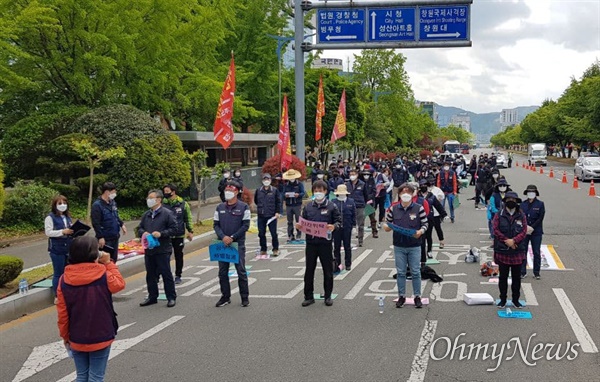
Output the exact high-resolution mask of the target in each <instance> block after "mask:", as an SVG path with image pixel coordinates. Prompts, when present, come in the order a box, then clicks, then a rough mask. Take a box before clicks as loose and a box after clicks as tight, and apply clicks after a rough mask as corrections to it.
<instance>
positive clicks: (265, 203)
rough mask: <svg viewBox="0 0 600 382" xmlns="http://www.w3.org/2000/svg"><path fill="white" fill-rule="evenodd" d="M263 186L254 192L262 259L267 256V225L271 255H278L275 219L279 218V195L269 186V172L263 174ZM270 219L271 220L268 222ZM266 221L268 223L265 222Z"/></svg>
mask: <svg viewBox="0 0 600 382" xmlns="http://www.w3.org/2000/svg"><path fill="white" fill-rule="evenodd" d="M262 184H263V186H262V187H261V188H259V189H258V190H256V192H255V193H254V204H256V212H257V213H258V218H257V225H258V239H259V242H260V254H259V256H260V257H261V258H263V259H266V258H268V256H269V255H268V254H267V226H268V227H269V232H270V234H271V243H272V245H273V256H274V257H277V256H279V238H278V237H277V219H279V210H281V197H280V196H279V191H278V190H277V189H276V188H275V187H273V186H271V174H263V176H262ZM269 220H271V222H269ZM267 223H268V224H267Z"/></svg>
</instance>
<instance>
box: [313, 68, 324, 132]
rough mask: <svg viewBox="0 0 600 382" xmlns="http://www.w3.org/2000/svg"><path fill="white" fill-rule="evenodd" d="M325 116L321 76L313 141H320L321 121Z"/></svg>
mask: <svg viewBox="0 0 600 382" xmlns="http://www.w3.org/2000/svg"><path fill="white" fill-rule="evenodd" d="M324 115H325V95H324V94H323V75H321V77H320V78H319V92H318V94H317V120H316V122H315V126H316V130H315V141H318V140H320V139H321V129H322V124H321V119H322V118H323V116H324Z"/></svg>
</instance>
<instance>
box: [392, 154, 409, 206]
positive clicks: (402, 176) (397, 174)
mask: <svg viewBox="0 0 600 382" xmlns="http://www.w3.org/2000/svg"><path fill="white" fill-rule="evenodd" d="M392 180H393V181H394V189H393V191H392V203H396V202H397V201H398V189H399V188H400V186H401V185H403V184H404V183H406V182H408V171H407V170H406V166H404V163H403V162H402V161H401V160H400V159H396V164H395V165H394V170H393V171H392Z"/></svg>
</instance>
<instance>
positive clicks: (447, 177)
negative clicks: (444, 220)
mask: <svg viewBox="0 0 600 382" xmlns="http://www.w3.org/2000/svg"><path fill="white" fill-rule="evenodd" d="M451 164H452V161H451V160H446V162H445V163H444V166H443V167H442V171H440V173H439V175H438V176H437V186H438V187H439V188H440V189H441V190H442V191H444V195H445V196H446V197H445V198H444V201H443V202H442V205H443V206H444V207H445V203H446V200H447V201H448V207H449V209H450V221H452V223H454V198H455V197H456V193H457V191H458V176H457V175H456V172H455V171H454V170H452V169H451V168H450V166H451Z"/></svg>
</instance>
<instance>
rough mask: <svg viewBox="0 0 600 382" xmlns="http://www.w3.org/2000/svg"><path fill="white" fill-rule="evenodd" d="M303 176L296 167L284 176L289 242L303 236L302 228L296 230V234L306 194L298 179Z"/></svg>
mask: <svg viewBox="0 0 600 382" xmlns="http://www.w3.org/2000/svg"><path fill="white" fill-rule="evenodd" d="M301 176H302V175H301V174H300V172H299V171H296V170H294V169H289V170H288V171H286V172H284V173H283V176H282V178H283V180H287V182H286V184H285V185H284V186H283V196H284V198H285V213H286V216H287V234H288V243H291V242H292V241H295V240H300V239H301V238H302V232H300V230H296V235H294V224H295V223H297V222H298V220H299V219H300V211H301V209H302V199H303V198H304V195H305V191H304V184H303V183H302V182H300V181H299V180H298V179H299V178H300V177H301ZM315 182H316V181H315Z"/></svg>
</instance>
